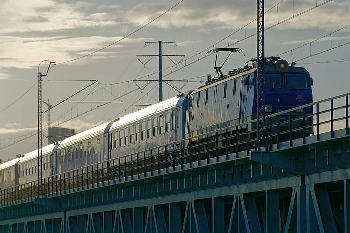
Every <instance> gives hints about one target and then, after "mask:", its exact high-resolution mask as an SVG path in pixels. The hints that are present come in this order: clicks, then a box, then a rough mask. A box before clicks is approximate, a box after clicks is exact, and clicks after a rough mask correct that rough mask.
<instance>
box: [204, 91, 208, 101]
mask: <svg viewBox="0 0 350 233" xmlns="http://www.w3.org/2000/svg"><path fill="white" fill-rule="evenodd" d="M208 98H209V93H208V89H207V90H205V102H204V103H205V105H207V103H208Z"/></svg>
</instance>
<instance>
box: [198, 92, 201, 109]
mask: <svg viewBox="0 0 350 233" xmlns="http://www.w3.org/2000/svg"><path fill="white" fill-rule="evenodd" d="M200 98H201V93H200V92H198V98H197V108H199V101H200Z"/></svg>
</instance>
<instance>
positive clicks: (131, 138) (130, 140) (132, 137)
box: [129, 134, 134, 143]
mask: <svg viewBox="0 0 350 233" xmlns="http://www.w3.org/2000/svg"><path fill="white" fill-rule="evenodd" d="M133 140H134V135H133V134H130V136H129V143H133V142H134V141H133Z"/></svg>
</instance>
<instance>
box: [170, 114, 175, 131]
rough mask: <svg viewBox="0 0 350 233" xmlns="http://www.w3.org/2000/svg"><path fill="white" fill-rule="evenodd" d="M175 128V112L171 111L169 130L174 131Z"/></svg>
mask: <svg viewBox="0 0 350 233" xmlns="http://www.w3.org/2000/svg"><path fill="white" fill-rule="evenodd" d="M175 127H176V112H175V110H173V111H172V112H171V130H174V129H175Z"/></svg>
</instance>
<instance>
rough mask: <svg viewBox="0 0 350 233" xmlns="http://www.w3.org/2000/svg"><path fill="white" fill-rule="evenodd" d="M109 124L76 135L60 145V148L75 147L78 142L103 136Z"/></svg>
mask: <svg viewBox="0 0 350 233" xmlns="http://www.w3.org/2000/svg"><path fill="white" fill-rule="evenodd" d="M108 124H109V122H106V123H103V124H101V125H98V126H96V127H94V128H91V129H88V130H85V131H83V132H81V133H78V134H75V135H73V136H71V137H69V138H66V139H64V140H63V141H62V142H61V143H60V145H59V146H58V148H62V147H66V146H70V145H74V144H76V143H77V142H81V141H84V140H87V139H90V138H93V137H95V136H98V135H101V134H103V132H104V131H105V129H106V127H107V126H108Z"/></svg>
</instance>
